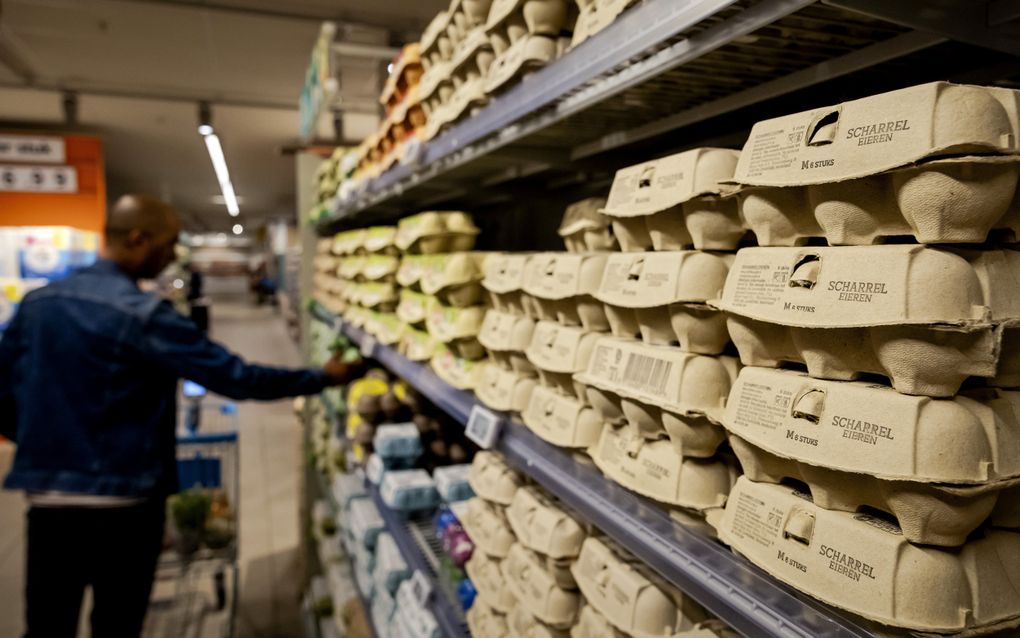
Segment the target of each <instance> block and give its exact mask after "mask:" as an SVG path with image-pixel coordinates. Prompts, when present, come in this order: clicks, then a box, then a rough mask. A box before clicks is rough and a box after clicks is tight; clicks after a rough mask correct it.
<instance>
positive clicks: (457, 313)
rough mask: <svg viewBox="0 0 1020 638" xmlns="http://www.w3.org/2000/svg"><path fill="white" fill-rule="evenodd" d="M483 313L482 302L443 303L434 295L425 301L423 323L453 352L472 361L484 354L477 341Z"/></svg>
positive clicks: (430, 332)
mask: <svg viewBox="0 0 1020 638" xmlns="http://www.w3.org/2000/svg"><path fill="white" fill-rule="evenodd" d="M484 316H485V307H483V306H469V307H467V308H458V307H456V306H444V305H443V304H441V303H440V302H439V300H438V299H436V300H433V301H432V302H431V303H430V304H429V307H428V311H427V314H426V315H425V327H426V329H427V330H428V332H429V334H430V335H432V336H433V337H435V338H436V339H438V340H439V341H440V342H442V343H443V344H445V345H446V347H447V348H449V349H450V351H451V352H452V353H453V354H454V355H455V356H457V357H459V358H461V359H468V360H472V361H474V360H476V359H481V358H482V357H484V356H485V349H484V348H483V347H482V344H480V343H479V342H478V331H479V330H480V329H481V327H482V318H483V317H484Z"/></svg>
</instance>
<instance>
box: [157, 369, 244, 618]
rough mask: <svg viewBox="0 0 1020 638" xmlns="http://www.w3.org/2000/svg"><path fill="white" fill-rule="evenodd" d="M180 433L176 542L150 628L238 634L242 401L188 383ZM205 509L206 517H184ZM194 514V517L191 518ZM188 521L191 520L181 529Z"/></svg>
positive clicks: (165, 563) (163, 562) (172, 516)
mask: <svg viewBox="0 0 1020 638" xmlns="http://www.w3.org/2000/svg"><path fill="white" fill-rule="evenodd" d="M183 408H184V409H183V410H182V411H181V418H180V420H181V423H180V427H179V428H178V433H177V471H178V480H179V483H180V489H181V492H180V493H179V494H177V495H175V496H174V497H171V499H170V503H169V506H168V512H167V531H168V537H169V538H171V539H172V541H173V542H172V547H170V548H168V549H166V550H165V551H164V552H163V554H162V555H161V557H160V562H159V567H158V569H157V573H156V582H155V586H154V588H153V598H152V603H151V604H150V608H149V618H148V620H147V621H146V630H145V636H146V637H147V638H148V637H152V638H160V637H163V636H167V637H170V636H173V637H174V638H178V637H181V636H211V635H221V636H228V637H229V636H233V633H234V624H235V616H236V613H237V591H238V569H237V532H238V525H237V523H238V520H239V519H238V510H239V506H240V493H239V481H238V477H239V473H238V470H239V467H238V466H239V462H238V438H237V434H238V432H237V425H238V423H237V406H236V405H235V404H234V403H232V402H229V401H224V400H221V399H217V398H213V397H206V396H205V390H204V389H203V388H201V387H200V386H197V385H195V384H189V383H187V382H186V383H185V387H184V405H183ZM196 507H197V509H198V510H205V511H206V512H207V513H208V516H202V517H201V520H202V521H204V522H205V524H204V525H199V526H197V527H194V528H193V527H191V526H190V523H189V525H188V526H185V525H183V522H184V520H185V515H184V514H182V512H190V513H194V512H195V511H196ZM192 518H194V517H189V518H188V519H187V520H188V521H190V522H191V523H194V522H195V521H194V520H192ZM182 527H185V528H184V529H182Z"/></svg>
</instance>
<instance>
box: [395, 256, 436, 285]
mask: <svg viewBox="0 0 1020 638" xmlns="http://www.w3.org/2000/svg"><path fill="white" fill-rule="evenodd" d="M428 257H429V255H403V256H402V258H401V259H400V267H399V268H397V274H396V280H397V283H398V284H399V285H401V286H403V287H404V288H410V289H412V290H421V275H422V272H423V270H424V267H425V266H424V264H425V262H426V260H427V259H428Z"/></svg>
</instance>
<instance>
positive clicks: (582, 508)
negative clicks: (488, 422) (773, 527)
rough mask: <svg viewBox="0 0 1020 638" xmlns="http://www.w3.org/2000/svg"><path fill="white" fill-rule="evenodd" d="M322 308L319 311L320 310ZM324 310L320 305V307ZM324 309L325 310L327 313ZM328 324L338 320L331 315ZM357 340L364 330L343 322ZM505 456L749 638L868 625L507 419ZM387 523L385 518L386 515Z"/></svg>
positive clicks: (463, 396) (457, 405)
mask: <svg viewBox="0 0 1020 638" xmlns="http://www.w3.org/2000/svg"><path fill="white" fill-rule="evenodd" d="M321 310H323V311H324V309H321ZM324 312H325V311H324ZM328 315H329V313H328V312H325V315H324V316H327V317H328ZM329 323H330V325H337V323H336V321H335V319H332V318H330V319H329ZM342 329H343V331H344V333H345V334H347V335H348V337H349V338H351V339H352V340H354V341H356V342H359V343H360V342H361V340H362V339H364V336H365V333H364V332H363V331H360V330H357V329H353V328H351V327H350V326H346V325H343V327H342ZM373 356H374V358H375V359H376V360H377V361H379V362H380V363H382V364H383V365H385V366H386V367H387V368H389V369H390V370H391V371H392V372H393V373H394V374H397V375H399V376H400V377H401V378H403V379H405V380H406V381H407V382H408V383H410V384H411V385H413V386H415V387H416V388H417V389H418V390H419V391H420V392H421V393H422V394H423V395H425V396H426V397H428V398H429V400H431V401H432V402H433V403H436V404H437V405H439V406H441V407H443V408H444V409H446V410H447V411H448V412H449V413H450V415H451V416H453V417H454V418H456V419H457V420H458V421H460V422H461V423H464V424H466V423H467V420H468V415H469V414H470V412H471V408H472V407H474V406H475V405H476V403H477V402H476V400H475V398H474V395H473V394H471V393H469V392H464V391H459V390H455V389H453V388H451V387H450V386H448V385H447V384H445V383H444V382H443V381H441V380H440V379H439V378H438V377H437V376H436V375H435V374H434V373H433V372H432V371H431V370H430V369H428V367H426V366H424V365H421V364H418V363H414V362H411V361H409V360H408V359H406V358H404V357H403V356H401V355H400V354H399V353H397V352H396V351H394V350H393V349H392V348H388V347H385V346H380V345H378V344H375V345H373ZM496 449H497V450H498V451H500V452H501V453H503V454H504V455H505V456H506V457H507V459H508V461H509V462H510V463H511V464H513V465H514V466H515V467H517V468H518V469H519V470H520V471H522V472H523V473H525V474H527V475H528V476H530V477H531V478H533V479H534V480H535V481H537V482H538V483H539V484H540V485H542V487H544V488H545V489H546V490H548V491H549V492H550V493H552V494H554V495H555V496H556V497H557V498H559V499H560V500H562V501H563V502H564V503H566V504H567V505H568V506H570V507H571V508H573V509H574V510H575V511H577V512H578V513H579V514H580V515H581V516H582V517H584V518H585V519H587V520H588V521H590V522H591V523H592V524H594V525H595V526H596V527H598V528H599V529H600V530H602V531H603V532H604V533H606V534H607V535H608V536H610V537H611V538H613V539H614V540H615V541H616V542H618V543H619V544H620V545H621V546H623V547H625V548H626V549H627V550H628V551H630V552H631V553H633V554H634V555H635V556H637V557H638V558H640V559H641V560H643V561H644V562H646V563H647V564H648V565H650V566H651V567H652V568H653V569H655V570H656V571H657V572H659V573H660V574H661V575H662V576H663V577H664V578H666V579H667V580H668V581H669V582H671V583H673V584H674V585H675V586H677V587H678V588H679V589H681V590H682V591H684V592H685V593H686V594H687V595H689V596H691V597H692V598H693V599H695V600H697V601H698V602H699V603H701V604H702V605H703V606H704V607H705V608H706V609H708V610H709V611H711V612H712V613H713V614H715V615H717V616H719V617H720V618H723V619H724V620H725V621H726V622H727V623H729V624H730V626H732V627H733V628H734V629H736V630H737V631H739V632H741V633H742V634H743V635H745V636H748V637H749V638H750V637H753V638H758V637H760V636H770V637H777V638H778V637H783V638H787V637H798V638H815V637H817V636H827V637H833V638H837V637H838V638H850V637H854V638H864V637H870V636H874V635H875V633H873V632H872V631H871V630H870V629H869V628H867V627H866V626H865V625H863V624H861V623H859V622H858V621H855V620H852V619H850V618H847V617H846V616H845V615H843V614H842V613H840V612H838V611H836V610H833V609H831V608H829V607H827V606H826V605H824V604H822V603H819V602H817V601H815V600H812V599H810V598H808V597H807V596H804V595H802V594H799V593H797V592H795V591H794V590H793V589H791V588H789V587H787V586H785V585H783V584H781V583H779V582H777V581H776V580H774V579H773V578H771V577H769V576H768V575H766V574H765V573H764V572H762V571H761V570H760V569H758V568H757V567H755V566H753V565H752V564H750V563H749V562H747V561H746V560H744V559H742V558H739V557H738V556H736V555H734V554H733V553H731V552H730V551H728V550H727V549H726V548H725V547H723V546H722V545H720V544H719V543H716V542H715V541H712V540H710V539H708V538H706V537H704V536H703V535H702V534H700V533H698V532H696V531H693V530H691V529H688V528H686V527H684V526H683V525H681V524H679V523H676V522H674V521H673V520H672V519H671V518H670V517H669V515H668V514H667V513H666V512H665V511H664V510H663V509H662V507H660V506H658V505H656V504H654V503H652V502H651V501H649V500H646V499H644V498H642V497H640V496H637V495H636V494H633V493H632V492H629V491H628V490H626V489H624V488H622V487H620V486H619V485H617V484H615V483H613V482H612V481H609V480H607V479H606V478H605V477H603V476H602V474H601V473H599V472H598V470H596V469H595V468H592V467H588V466H585V465H582V464H579V463H576V462H575V461H574V460H573V459H572V458H571V456H570V454H569V453H568V452H566V451H564V450H562V449H560V448H558V447H555V446H552V445H549V444H548V443H546V442H545V441H543V440H541V439H540V438H538V437H537V436H535V435H534V434H533V433H531V432H530V431H529V430H528V429H527V428H525V427H524V426H523V425H520V424H518V423H514V422H511V421H509V419H506V420H505V422H504V425H503V433H502V435H501V437H500V440H499V441H498V442H497V444H496ZM387 524H389V522H388V521H387Z"/></svg>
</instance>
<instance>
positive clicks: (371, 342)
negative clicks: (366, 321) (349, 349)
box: [361, 335, 375, 359]
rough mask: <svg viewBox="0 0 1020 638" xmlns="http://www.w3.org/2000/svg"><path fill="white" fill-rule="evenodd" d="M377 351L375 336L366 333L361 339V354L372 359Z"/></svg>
mask: <svg viewBox="0 0 1020 638" xmlns="http://www.w3.org/2000/svg"><path fill="white" fill-rule="evenodd" d="M374 353H375V337H373V336H372V335H365V338H364V339H362V340H361V356H362V357H363V358H365V359H371V358H372V355H373V354H374Z"/></svg>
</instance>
